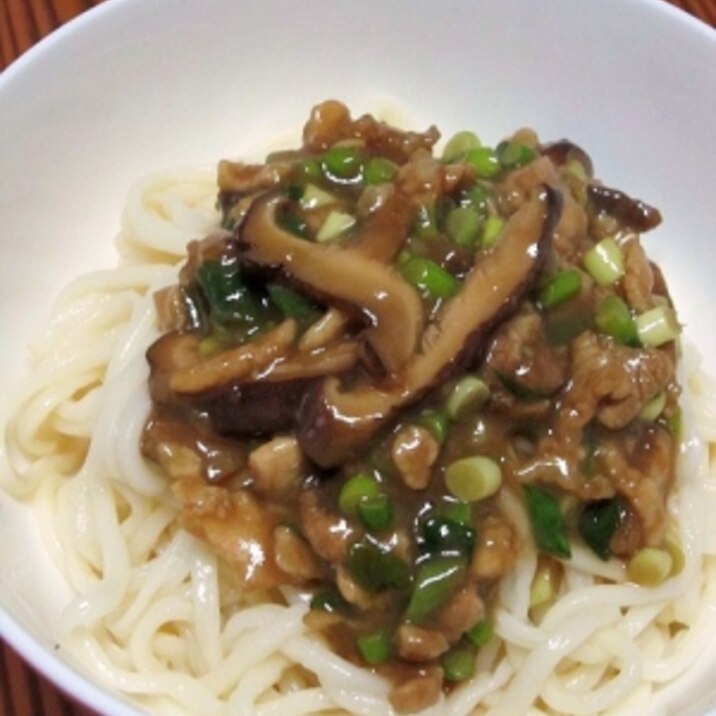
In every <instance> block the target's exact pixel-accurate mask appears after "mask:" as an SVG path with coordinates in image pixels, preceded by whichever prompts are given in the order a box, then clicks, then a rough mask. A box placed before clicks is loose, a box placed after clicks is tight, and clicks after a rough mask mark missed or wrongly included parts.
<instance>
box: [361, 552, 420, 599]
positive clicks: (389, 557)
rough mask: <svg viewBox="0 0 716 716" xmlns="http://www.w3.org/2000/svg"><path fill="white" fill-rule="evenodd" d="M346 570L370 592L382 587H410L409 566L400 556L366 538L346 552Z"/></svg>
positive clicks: (401, 588) (379, 589) (373, 592)
mask: <svg viewBox="0 0 716 716" xmlns="http://www.w3.org/2000/svg"><path fill="white" fill-rule="evenodd" d="M347 564H348V571H349V572H350V575H351V577H353V579H354V580H355V581H356V583H357V584H358V586H360V587H362V588H363V589H365V590H366V591H367V592H370V593H371V594H375V593H376V592H380V591H383V590H384V589H399V590H401V591H404V590H406V589H409V588H410V584H411V582H412V577H411V574H410V567H409V566H408V565H407V563H406V562H404V561H403V560H402V559H401V558H400V557H398V556H397V555H395V554H393V553H392V552H387V551H385V550H384V549H381V548H380V547H378V546H377V545H376V544H374V543H373V542H371V541H370V540H368V539H365V540H363V541H362V542H357V543H356V544H354V545H353V546H352V547H351V548H350V551H349V552H348V563H347Z"/></svg>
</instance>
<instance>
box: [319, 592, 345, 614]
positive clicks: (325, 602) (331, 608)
mask: <svg viewBox="0 0 716 716" xmlns="http://www.w3.org/2000/svg"><path fill="white" fill-rule="evenodd" d="M310 606H311V609H314V610H316V611H322V612H330V613H333V612H340V611H344V610H345V609H347V608H348V602H346V600H345V599H343V597H342V596H341V593H340V592H339V591H338V590H337V589H325V590H323V591H322V592H318V593H317V594H315V595H314V596H313V598H312V599H311V604H310Z"/></svg>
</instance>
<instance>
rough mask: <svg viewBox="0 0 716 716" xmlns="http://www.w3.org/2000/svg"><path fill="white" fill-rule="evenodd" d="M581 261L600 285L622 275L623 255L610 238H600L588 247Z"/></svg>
mask: <svg viewBox="0 0 716 716" xmlns="http://www.w3.org/2000/svg"><path fill="white" fill-rule="evenodd" d="M582 263H583V264H584V268H585V269H587V272H588V273H589V275H590V276H591V277H592V278H593V279H594V280H595V281H596V282H597V283H598V284H599V285H600V286H609V285H610V284H612V283H614V282H615V281H618V280H619V279H620V278H621V277H622V276H623V275H624V256H623V255H622V251H621V249H620V248H619V246H618V245H617V242H616V241H614V239H612V238H607V239H602V240H601V241H600V242H599V243H598V244H596V245H594V246H593V247H592V248H591V249H589V251H587V253H586V254H584V258H583V259H582Z"/></svg>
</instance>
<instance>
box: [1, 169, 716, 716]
mask: <svg viewBox="0 0 716 716" xmlns="http://www.w3.org/2000/svg"><path fill="white" fill-rule="evenodd" d="M216 193H217V186H216V182H215V177H214V172H213V171H177V172H167V173H164V174H158V175H154V176H151V177H148V178H147V179H146V180H144V181H142V182H141V183H140V184H138V185H137V186H136V187H135V188H134V189H133V190H132V191H131V193H130V195H129V198H128V201H127V205H126V209H125V211H124V214H123V217H122V228H121V233H120V235H119V238H118V248H119V253H120V255H121V257H122V261H121V263H120V265H119V266H118V267H117V268H115V269H111V270H107V271H101V272H97V273H93V274H90V275H87V276H82V277H80V278H79V279H77V280H76V281H74V282H73V283H72V284H71V285H70V286H68V287H67V288H66V289H65V291H64V292H63V293H62V295H61V296H60V298H59V300H58V301H57V304H56V306H55V309H54V311H53V314H52V316H51V319H50V322H49V323H48V325H47V327H46V329H45V330H44V331H43V332H41V333H40V334H38V336H37V337H36V338H35V340H34V341H33V342H32V344H31V352H32V372H31V374H30V377H29V378H28V380H27V381H26V383H25V385H24V388H23V392H22V397H21V398H20V400H19V403H18V406H17V409H16V410H15V412H14V415H13V417H12V419H11V420H10V422H9V424H8V426H7V430H6V440H7V448H8V451H9V455H10V458H11V462H12V464H13V466H14V473H13V474H10V475H7V476H4V480H5V485H4V486H5V488H6V489H7V490H8V491H9V492H10V493H11V494H13V495H15V496H17V497H18V498H20V499H22V500H25V501H27V502H29V503H31V504H32V506H33V509H34V510H35V512H36V514H37V517H38V521H39V523H40V525H42V527H43V529H44V530H45V531H46V534H47V545H48V549H49V550H50V552H51V554H52V557H53V558H54V560H55V561H56V563H57V564H58V565H59V567H60V569H61V571H62V573H63V574H64V575H65V577H66V579H67V581H68V583H69V585H70V586H71V588H72V590H73V591H74V592H75V593H76V597H75V598H74V599H73V600H72V601H71V602H70V603H69V604H68V605H67V607H66V608H65V610H64V620H63V621H64V623H63V632H62V634H60V635H59V636H58V638H59V640H60V641H61V643H62V644H63V646H64V647H66V648H67V649H69V650H70V651H71V653H72V654H73V655H74V656H76V657H77V658H78V659H79V660H80V661H81V662H82V663H83V664H84V665H85V666H86V668H87V669H88V670H89V672H90V673H91V674H92V676H93V677H94V678H96V679H97V680H98V681H100V682H101V683H103V684H106V685H107V686H108V687H110V688H111V689H113V690H116V691H118V692H120V693H122V694H126V695H128V696H129V697H130V699H131V700H133V701H134V702H136V703H137V704H139V705H140V707H141V708H143V709H145V710H146V711H147V712H149V713H156V714H168V715H174V714H177V715H178V714H184V715H186V714H199V713H201V714H204V715H207V716H239V715H240V714H241V715H243V714H257V715H258V714H260V715H261V716H270V715H276V716H278V715H290V716H299V715H300V714H309V713H333V712H336V713H343V712H349V713H352V714H365V715H366V716H367V715H368V714H370V716H377V715H379V714H386V715H387V714H390V713H392V708H391V705H390V703H389V701H388V699H387V695H388V693H389V689H390V685H389V684H388V683H387V682H386V680H384V679H383V678H381V677H380V676H378V675H377V674H375V673H373V672H372V671H371V670H370V669H366V668H361V667H359V666H356V665H355V664H354V663H352V662H350V661H349V660H347V659H345V658H343V657H341V656H340V655H338V654H336V653H335V652H334V651H332V650H331V649H330V648H329V647H328V646H327V645H326V644H325V642H324V641H323V640H321V638H319V637H317V636H316V635H315V634H313V633H312V632H311V631H310V630H309V629H308V628H307V627H306V625H305V624H304V621H303V618H304V616H305V615H306V613H307V611H308V609H309V599H310V597H309V596H307V595H306V594H305V593H304V592H303V591H302V590H301V589H299V588H295V587H283V588H281V589H280V590H278V591H277V590H272V591H263V592H257V593H250V594H248V595H247V594H244V593H242V590H241V589H240V586H239V585H238V583H237V581H236V578H235V576H234V574H233V572H232V569H231V568H230V567H229V566H228V565H226V564H225V563H224V562H223V561H222V560H220V559H219V558H217V556H216V554H215V553H214V552H213V551H212V549H211V548H210V547H209V546H207V545H206V544H204V543H203V542H202V541H200V540H198V539H197V538H195V537H193V536H191V535H190V534H188V533H187V532H185V531H183V530H182V529H180V528H179V527H178V526H177V516H178V512H179V509H180V506H179V504H178V502H177V499H176V497H175V496H174V495H173V493H172V491H171V489H170V483H169V481H168V480H167V479H166V477H165V475H164V474H163V473H162V472H161V471H160V470H159V469H158V467H157V466H156V465H155V464H153V463H150V462H148V461H147V460H146V459H145V458H144V457H142V455H141V454H140V451H139V447H138V446H139V444H140V440H141V436H142V432H143V430H144V427H145V423H146V420H147V415H148V413H149V411H150V407H151V404H150V397H149V395H148V392H147V378H148V366H147V362H146V359H145V353H146V351H147V349H148V347H149V346H150V345H151V344H152V343H153V342H154V341H155V340H156V339H157V337H158V335H159V334H158V329H157V326H156V320H155V305H154V302H153V294H154V293H155V291H157V290H158V289H160V288H162V287H164V286H168V285H170V284H172V283H174V282H175V281H176V278H177V271H178V267H179V265H180V263H181V262H182V261H183V260H184V258H185V255H186V254H185V251H186V245H187V243H188V242H189V241H191V240H194V239H196V238H200V237H202V236H204V235H206V234H208V233H209V232H210V231H211V230H212V229H214V228H215V227H216V226H217V225H218V222H219V215H218V213H217V211H216V209H215V198H216ZM680 370H681V374H680V382H681V384H682V387H683V389H684V395H683V397H682V409H683V429H682V440H681V445H680V448H679V454H678V466H677V473H678V480H677V482H676V485H675V486H674V488H673V490H672V493H671V495H670V497H669V501H668V512H669V517H670V519H671V520H672V522H673V524H674V525H675V526H676V528H677V531H678V534H677V539H678V543H679V544H680V548H681V555H682V558H683V566H682V567H681V569H680V571H679V572H678V574H676V575H675V576H672V577H671V578H669V579H667V580H666V581H664V582H663V584H661V585H660V586H657V587H654V588H645V587H640V586H638V585H636V584H634V583H632V582H630V581H629V580H628V577H627V574H626V571H625V567H624V564H623V562H621V561H619V560H616V559H612V560H608V561H603V560H601V559H599V558H598V557H597V556H596V555H595V554H593V553H592V552H591V551H589V550H588V549H587V548H586V547H584V546H583V545H579V544H574V545H573V547H572V558H571V559H570V560H568V561H565V562H564V563H563V567H564V572H563V588H562V590H561V592H560V595H559V596H558V598H557V599H555V600H554V601H553V602H552V603H551V604H550V605H549V607H548V608H546V609H545V610H544V612H543V613H542V614H540V618H539V619H535V618H534V614H533V612H531V605H530V590H531V585H532V584H533V580H534V579H535V575H536V573H537V571H538V569H539V561H538V554H537V551H536V548H535V547H534V544H533V542H532V540H531V538H530V537H529V530H530V527H529V522H528V516H527V514H526V512H525V508H524V506H523V504H522V503H521V502H519V501H517V500H514V499H510V497H509V495H506V496H504V497H503V498H502V504H501V508H502V510H503V512H504V513H505V514H507V515H509V517H510V519H511V522H512V524H513V526H514V527H515V529H516V530H517V532H518V533H519V535H520V537H521V538H522V539H521V542H522V544H523V547H522V549H521V551H520V553H519V557H518V559H517V563H516V566H515V568H514V569H513V570H512V571H511V572H510V573H509V574H508V575H507V576H506V577H505V578H504V579H503V580H502V581H501V583H500V585H499V591H498V593H497V596H496V605H497V606H496V609H495V611H494V615H493V618H494V625H493V626H494V631H495V633H496V635H497V637H499V638H497V639H493V640H491V641H490V642H489V643H488V644H487V646H484V647H483V648H481V649H480V650H479V651H478V653H477V668H476V675H475V676H474V677H473V678H472V679H470V680H468V681H466V682H463V683H461V684H460V685H459V686H457V687H455V688H452V689H451V690H449V692H446V693H445V694H443V695H442V696H441V698H440V700H439V701H438V703H436V704H435V705H433V706H432V707H430V708H428V709H427V710H426V711H425V713H426V714H451V715H453V716H459V715H465V716H466V715H467V714H479V715H483V714H489V715H490V716H499V715H517V714H520V715H522V714H529V715H530V716H533V715H534V716H536V715H537V714H574V715H584V716H586V715H588V714H589V715H591V714H628V713H640V712H641V713H648V714H650V715H652V716H653V715H656V714H660V713H665V709H666V705H667V704H668V703H669V702H670V699H672V698H673V696H674V694H676V693H678V690H679V688H680V683H681V681H682V680H683V678H684V676H685V675H686V674H687V673H688V672H689V670H691V669H693V668H694V666H695V664H696V662H697V661H698V658H699V655H700V654H701V653H702V652H703V650H704V649H705V647H706V645H707V643H708V642H709V641H710V640H711V638H712V637H711V635H712V634H713V633H714V631H715V628H716V610H715V609H714V608H713V606H714V605H715V604H716V560H715V559H714V553H715V551H716V539H715V536H714V533H713V527H710V526H709V525H708V524H707V522H706V516H705V506H706V505H708V502H709V499H710V497H709V495H710V493H711V492H712V491H713V489H714V475H713V474H712V470H711V468H710V463H709V446H710V443H711V441H713V440H715V439H716V422H715V421H716V417H715V416H716V402H715V401H716V397H715V396H716V386H715V385H714V384H713V382H712V381H710V379H708V378H707V377H706V375H705V374H704V373H703V372H702V370H701V368H700V366H699V362H698V360H697V359H695V358H694V356H693V352H692V351H691V350H690V349H688V346H687V347H685V349H684V356H683V357H682V361H681V368H680Z"/></svg>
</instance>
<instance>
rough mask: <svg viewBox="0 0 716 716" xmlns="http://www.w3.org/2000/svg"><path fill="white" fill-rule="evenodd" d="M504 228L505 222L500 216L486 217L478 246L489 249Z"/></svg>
mask: <svg viewBox="0 0 716 716" xmlns="http://www.w3.org/2000/svg"><path fill="white" fill-rule="evenodd" d="M504 226H505V220H504V219H503V218H502V217H500V216H496V215H495V216H488V217H487V220H486V221H485V223H484V225H483V227H482V237H481V238H480V245H481V246H482V247H483V248H489V247H490V246H492V245H493V244H494V243H495V241H497V237H498V236H499V235H500V233H501V232H502V229H503V227H504Z"/></svg>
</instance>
